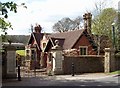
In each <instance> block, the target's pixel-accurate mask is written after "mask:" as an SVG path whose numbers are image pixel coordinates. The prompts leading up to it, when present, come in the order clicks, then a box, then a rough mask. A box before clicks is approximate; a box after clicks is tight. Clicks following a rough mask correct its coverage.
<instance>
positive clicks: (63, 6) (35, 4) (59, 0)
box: [2, 0, 119, 35]
mask: <svg viewBox="0 0 120 88" xmlns="http://www.w3.org/2000/svg"><path fill="white" fill-rule="evenodd" d="M7 1H11V0H2V2H7ZM12 1H14V2H15V3H17V4H18V5H20V4H21V3H25V4H26V6H27V9H26V8H23V7H22V6H19V7H18V12H17V13H13V12H10V13H9V17H8V20H9V21H10V22H11V23H12V27H13V30H11V29H9V30H8V31H7V32H8V35H30V33H31V31H30V28H31V24H32V25H33V26H35V24H36V23H37V24H40V25H41V27H42V28H43V32H46V33H51V32H53V31H52V26H53V25H54V24H55V23H56V22H58V21H59V20H61V19H62V18H64V17H69V18H71V19H74V18H76V17H78V16H81V17H82V16H83V14H84V13H86V12H91V13H92V12H93V11H94V9H95V3H99V2H100V1H104V0H12ZM105 1H106V3H107V4H106V7H113V8H115V9H118V2H119V0H105Z"/></svg>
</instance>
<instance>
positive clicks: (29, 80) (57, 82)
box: [2, 73, 118, 86]
mask: <svg viewBox="0 0 120 88" xmlns="http://www.w3.org/2000/svg"><path fill="white" fill-rule="evenodd" d="M116 76H117V74H116V75H110V74H105V73H84V74H79V75H74V76H72V75H54V76H47V75H39V76H38V75H37V76H31V77H30V76H29V77H22V78H21V79H22V80H21V81H18V80H17V79H7V80H4V81H3V82H2V86H91V85H92V86H96V85H118V81H117V79H118V78H114V80H113V78H112V77H116ZM109 78H111V79H109ZM104 79H108V80H105V81H104ZM100 80H101V81H100ZM110 80H111V81H110Z"/></svg>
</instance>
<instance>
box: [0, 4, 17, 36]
mask: <svg viewBox="0 0 120 88" xmlns="http://www.w3.org/2000/svg"><path fill="white" fill-rule="evenodd" d="M8 9H9V11H13V12H15V13H17V4H16V3H13V2H6V3H1V2H0V15H1V16H2V17H1V18H0V28H1V29H2V30H1V31H2V32H4V33H5V35H6V34H7V32H6V30H7V29H8V28H12V25H11V23H10V22H7V21H6V19H7V18H8Z"/></svg>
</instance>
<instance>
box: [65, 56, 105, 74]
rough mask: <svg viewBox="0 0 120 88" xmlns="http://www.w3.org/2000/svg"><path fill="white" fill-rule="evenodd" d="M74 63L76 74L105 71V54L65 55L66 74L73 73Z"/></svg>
mask: <svg viewBox="0 0 120 88" xmlns="http://www.w3.org/2000/svg"><path fill="white" fill-rule="evenodd" d="M72 63H74V68H75V73H76V74H79V73H87V72H89V73H90V72H104V56H97V55H94V56H93V55H92V56H90V55H89V56H64V60H63V72H64V74H71V72H72Z"/></svg>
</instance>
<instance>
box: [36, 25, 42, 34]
mask: <svg viewBox="0 0 120 88" xmlns="http://www.w3.org/2000/svg"><path fill="white" fill-rule="evenodd" d="M41 30H42V28H41V26H40V25H36V26H35V27H34V32H35V33H41Z"/></svg>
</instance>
